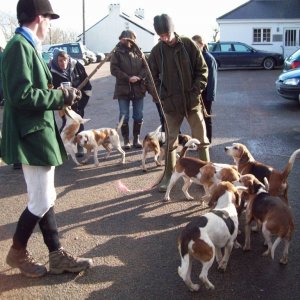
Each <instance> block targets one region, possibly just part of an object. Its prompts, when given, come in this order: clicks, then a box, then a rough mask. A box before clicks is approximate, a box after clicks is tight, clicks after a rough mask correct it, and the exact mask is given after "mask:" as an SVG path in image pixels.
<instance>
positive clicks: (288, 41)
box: [285, 29, 296, 46]
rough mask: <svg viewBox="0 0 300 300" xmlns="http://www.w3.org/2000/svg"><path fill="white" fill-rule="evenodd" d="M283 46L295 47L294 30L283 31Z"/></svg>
mask: <svg viewBox="0 0 300 300" xmlns="http://www.w3.org/2000/svg"><path fill="white" fill-rule="evenodd" d="M285 46H296V30H295V29H291V30H286V31H285Z"/></svg>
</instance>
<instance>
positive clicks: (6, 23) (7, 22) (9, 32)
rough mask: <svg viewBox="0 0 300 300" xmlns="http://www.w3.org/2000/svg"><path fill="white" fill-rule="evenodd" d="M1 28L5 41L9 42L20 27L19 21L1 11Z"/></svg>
mask: <svg viewBox="0 0 300 300" xmlns="http://www.w3.org/2000/svg"><path fill="white" fill-rule="evenodd" d="M0 27H1V29H2V31H3V33H4V36H5V39H6V40H7V41H8V40H9V39H10V38H11V37H12V36H13V35H14V32H15V30H16V27H18V20H17V18H16V17H13V16H12V15H10V14H7V13H5V12H2V11H0Z"/></svg>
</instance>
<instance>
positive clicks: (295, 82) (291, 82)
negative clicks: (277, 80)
mask: <svg viewBox="0 0 300 300" xmlns="http://www.w3.org/2000/svg"><path fill="white" fill-rule="evenodd" d="M299 81H300V79H297V78H290V79H286V80H284V81H283V83H284V84H286V85H298V83H299Z"/></svg>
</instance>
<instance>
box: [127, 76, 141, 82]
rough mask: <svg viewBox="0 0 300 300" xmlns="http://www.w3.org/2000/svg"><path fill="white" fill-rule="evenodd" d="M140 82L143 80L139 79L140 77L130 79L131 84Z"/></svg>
mask: <svg viewBox="0 0 300 300" xmlns="http://www.w3.org/2000/svg"><path fill="white" fill-rule="evenodd" d="M140 80H141V78H140V77H138V76H131V77H130V78H129V82H130V83H136V82H138V81H140Z"/></svg>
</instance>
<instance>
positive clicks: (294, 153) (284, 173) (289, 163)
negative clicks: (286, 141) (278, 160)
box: [282, 149, 300, 181]
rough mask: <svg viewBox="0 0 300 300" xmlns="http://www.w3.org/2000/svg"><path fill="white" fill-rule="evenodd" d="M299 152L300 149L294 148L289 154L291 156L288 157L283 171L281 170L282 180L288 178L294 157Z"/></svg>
mask: <svg viewBox="0 0 300 300" xmlns="http://www.w3.org/2000/svg"><path fill="white" fill-rule="evenodd" d="M299 153H300V149H297V150H295V151H294V152H293V153H292V155H291V157H290V159H289V161H288V163H287V165H286V167H285V169H284V170H283V172H282V177H283V180H284V181H286V180H287V178H288V176H289V174H290V172H291V170H292V168H293V166H294V162H295V159H296V157H297V155H298V154H299Z"/></svg>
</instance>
